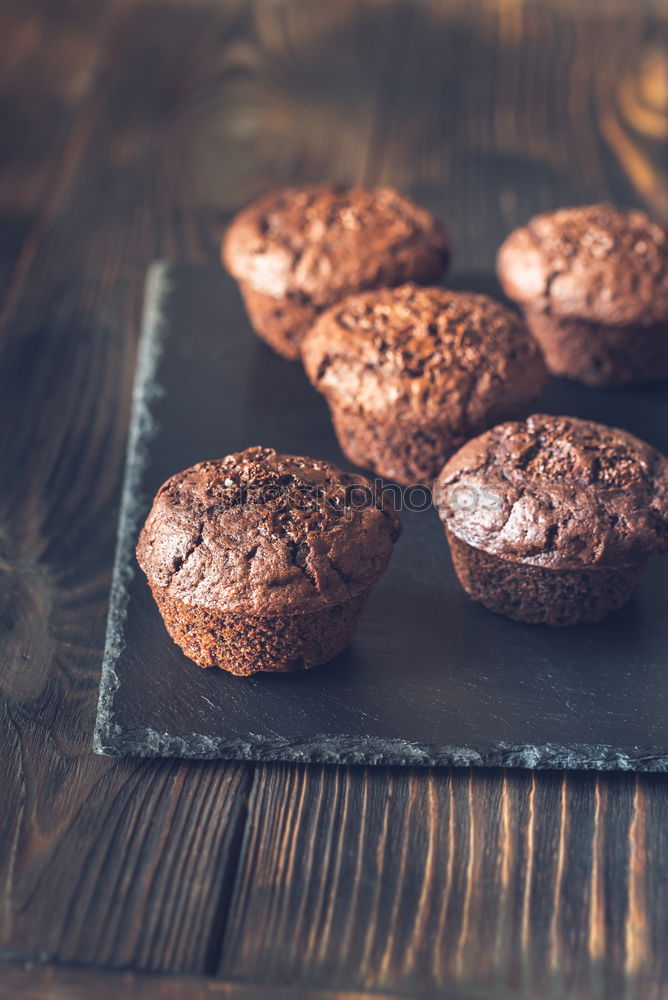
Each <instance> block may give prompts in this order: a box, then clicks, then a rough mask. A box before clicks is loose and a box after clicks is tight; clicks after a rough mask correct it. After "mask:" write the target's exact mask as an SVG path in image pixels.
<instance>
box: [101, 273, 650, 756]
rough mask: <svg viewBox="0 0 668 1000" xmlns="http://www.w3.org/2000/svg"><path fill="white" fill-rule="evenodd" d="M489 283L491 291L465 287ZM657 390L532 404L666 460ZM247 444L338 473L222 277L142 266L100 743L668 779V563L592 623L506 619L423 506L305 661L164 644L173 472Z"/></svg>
mask: <svg viewBox="0 0 668 1000" xmlns="http://www.w3.org/2000/svg"><path fill="white" fill-rule="evenodd" d="M459 285H460V287H472V288H475V289H476V290H479V291H491V292H492V293H494V294H496V293H497V289H496V286H495V284H494V283H493V282H492V281H490V282H487V283H486V282H484V281H481V280H480V279H479V278H478V279H476V281H475V282H473V281H472V280H469V281H466V280H463V279H462V280H461V281H460V282H459ZM667 395H668V394H667V391H666V386H665V384H664V385H655V386H652V387H639V388H634V389H626V390H615V391H596V390H588V389H585V388H584V387H579V386H575V385H571V384H569V383H567V382H561V381H556V380H554V381H552V382H551V384H550V386H549V388H548V390H547V392H546V395H545V397H544V399H543V400H541V403H540V406H539V407H537V409H544V410H546V411H547V412H552V413H572V414H574V415H577V416H582V417H589V418H591V419H594V420H600V421H603V422H606V423H611V424H616V425H618V426H621V427H625V428H627V429H628V430H630V431H632V432H633V433H635V434H638V435H639V436H640V437H643V438H646V439H647V440H648V441H650V442H651V443H652V444H653V445H655V446H656V447H658V448H661V449H662V450H663V451H668V419H667V418H668V403H667ZM252 444H264V445H273V446H274V447H276V448H278V449H279V450H282V451H288V452H294V453H303V454H310V455H313V456H316V457H322V458H327V459H332V460H334V461H335V462H337V463H339V464H341V465H342V466H344V467H346V465H347V463H346V462H345V459H343V457H342V455H341V454H340V452H339V450H338V446H337V444H336V440H335V438H334V434H333V432H332V430H331V427H330V424H329V417H328V413H327V409H326V407H325V405H324V403H323V401H322V400H321V399H320V398H319V397H318V395H317V394H316V393H315V392H314V391H313V390H312V389H311V388H310V386H309V385H308V383H307V381H306V378H305V376H304V375H303V373H302V371H301V369H300V367H299V366H298V365H296V364H291V363H289V362H286V361H282V360H281V359H279V358H277V357H275V356H274V355H273V354H272V353H271V352H270V351H269V350H268V348H266V347H265V346H264V345H263V344H261V343H260V342H259V341H258V340H257V338H255V337H253V336H252V335H251V333H250V331H249V328H248V323H247V321H246V319H245V316H244V313H243V309H242V306H241V303H240V300H239V296H238V294H237V291H236V288H235V286H234V284H233V283H232V282H231V280H230V279H229V278H228V277H227V276H226V275H225V274H224V273H223V272H222V271H220V270H219V269H218V268H215V267H211V268H199V267H195V266H177V265H156V266H155V267H154V268H153V270H152V272H151V275H150V277H149V282H148V293H147V302H146V309H145V319H144V333H143V338H142V343H141V346H140V359H139V366H138V376H137V386H136V390H135V401H134V416H133V421H132V428H131V434H130V440H129V445H128V462H127V470H126V483H125V489H124V495H123V505H122V512H121V520H120V526H119V542H118V551H117V560H116V567H115V573H114V581H113V586H112V593H111V604H110V612H109V626H108V633H107V644H106V651H105V657H104V664H103V671H102V683H101V690H100V704H99V710H98V719H97V726H96V731H95V743H94V745H95V750H96V751H97V752H98V753H106V754H132V755H140V756H183V757H228V758H239V759H244V760H292V761H319V762H334V763H366V764H376V763H377V764H381V763H382V764H475V765H503V766H516V767H567V768H594V769H613V768H624V769H638V770H655V771H662V770H668V610H667V608H668V559H662V560H655V562H654V563H653V564H652V566H651V568H650V570H649V572H648V573H647V575H646V577H645V580H644V582H643V584H642V586H641V589H640V591H639V593H638V595H637V597H636V598H635V599H634V601H633V602H632V603H631V604H630V605H629V606H627V607H626V608H624V609H623V610H622V611H621V612H618V613H617V614H616V615H615V616H613V617H611V618H610V619H608V620H607V621H606V622H605V623H603V624H602V625H596V626H578V627H576V628H572V629H567V630H552V629H549V628H547V627H542V626H530V625H522V624H518V623H515V622H510V621H506V620H505V619H503V618H500V617H497V616H495V615H492V614H490V613H488V612H486V611H485V610H484V609H483V608H481V607H479V606H477V605H475V604H473V603H472V602H471V601H469V599H468V598H467V597H466V596H465V594H464V593H463V591H462V590H461V588H460V587H459V585H458V583H457V581H456V579H455V576H454V573H453V570H452V567H451V564H450V559H449V555H448V549H447V544H446V542H445V538H444V536H443V531H442V528H441V526H440V523H439V521H438V518H437V516H436V514H435V512H434V511H433V510H428V511H424V512H421V513H403V514H402V519H403V521H404V525H405V530H404V533H403V536H402V538H401V541H400V543H399V545H398V546H397V549H396V551H395V555H394V557H393V560H392V564H391V566H390V569H389V571H388V573H387V574H386V575H385V577H384V578H383V580H382V581H381V583H380V584H379V585H378V586H377V587H376V588H375V590H374V592H373V594H372V597H371V599H370V601H369V603H368V605H367V607H366V611H365V614H364V617H363V621H362V623H361V625H360V628H359V630H358V633H357V635H356V638H355V640H354V643H353V645H352V646H351V647H350V649H349V650H348V651H347V652H345V653H344V654H342V655H341V656H340V657H338V658H337V660H335V661H333V662H332V663H330V664H327V665H326V666H324V667H318V668H316V669H315V670H312V671H309V672H306V673H302V674H294V675H288V676H277V677H272V676H258V677H254V678H249V679H247V678H235V677H231V676H229V675H227V674H225V673H223V672H222V671H218V670H200V669H199V668H198V667H196V666H195V665H194V664H192V663H191V662H190V661H188V660H187V659H186V658H185V657H184V656H183V654H182V653H181V652H180V650H179V649H178V648H177V647H176V646H175V645H173V643H172V642H171V640H170V639H169V637H168V635H167V633H166V632H165V630H164V628H163V626H162V623H161V620H160V617H159V615H158V612H157V610H156V608H155V605H154V604H153V600H152V598H151V595H150V592H149V590H148V588H147V586H146V584H145V581H144V579H143V576H142V575H141V573H140V572H139V569H138V567H137V565H136V562H135V559H134V544H135V539H136V535H137V531H138V528H139V525H140V524H141V522H142V520H143V518H144V517H145V515H146V512H147V510H148V507H149V504H150V499H151V497H152V495H153V493H154V492H155V490H156V489H157V488H158V486H159V485H160V484H161V483H162V482H163V480H164V479H166V478H167V476H169V475H170V474H171V473H173V472H175V471H177V470H178V469H181V468H183V467H185V466H187V465H191V464H192V463H193V462H196V461H199V460H201V459H205V458H216V457H219V456H221V455H224V454H226V453H227V452H230V451H237V450H239V449H241V448H245V447H247V446H249V445H252Z"/></svg>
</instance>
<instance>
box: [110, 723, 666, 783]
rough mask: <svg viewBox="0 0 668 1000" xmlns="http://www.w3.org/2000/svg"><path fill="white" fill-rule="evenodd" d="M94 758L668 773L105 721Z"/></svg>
mask: <svg viewBox="0 0 668 1000" xmlns="http://www.w3.org/2000/svg"><path fill="white" fill-rule="evenodd" d="M95 749H96V752H97V753H102V754H107V755H110V756H135V757H190V758H199V759H203V760H212V759H216V758H222V759H225V760H239V761H244V760H250V761H284V762H291V763H309V764H387V765H391V764H395V765H404V766H406V765H415V766H423V767H430V766H450V767H521V768H526V769H531V770H551V769H552V770H555V769H563V768H567V769H569V770H585V771H588V770H596V771H619V770H621V771H655V772H659V771H664V772H665V771H668V756H667V755H661V756H656V755H653V754H652V753H651V751H649V750H647V751H643V750H642V748H637V747H634V748H629V749H628V750H620V749H619V748H615V747H610V746H604V745H573V746H560V745H558V744H541V745H523V746H519V745H518V746H514V745H506V744H497V745H496V746H492V747H489V748H487V749H485V750H482V751H479V750H474V749H472V748H471V747H455V746H440V747H435V746H428V745H426V744H421V743H412V742H407V741H404V740H386V739H371V738H368V737H367V738H365V739H360V738H359V737H355V738H354V739H351V738H350V737H348V736H340V737H339V736H332V735H329V734H323V735H314V736H313V737H311V738H310V739H308V740H306V739H305V740H303V741H299V742H290V743H286V742H285V741H278V742H275V743H272V742H270V741H267V740H264V739H262V738H258V739H257V740H253V739H247V740H228V739H216V738H214V737H210V736H205V735H198V734H196V733H192V734H188V735H187V736H177V735H173V734H170V733H158V732H155V730H152V729H135V730H132V731H123V730H122V729H121V728H120V727H119V726H115V725H114V724H113V723H110V722H106V721H103V722H102V723H100V724H99V725H98V729H97V731H96V745H95Z"/></svg>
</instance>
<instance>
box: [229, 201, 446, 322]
mask: <svg viewBox="0 0 668 1000" xmlns="http://www.w3.org/2000/svg"><path fill="white" fill-rule="evenodd" d="M222 257H223V263H224V264H225V267H226V268H227V270H228V271H229V272H230V274H232V275H233V277H234V278H236V279H237V281H240V282H242V283H246V284H248V285H249V286H250V287H251V288H252V289H253V290H254V291H256V292H261V293H263V294H265V295H270V296H272V297H274V298H283V297H284V296H290V295H297V296H299V297H300V298H302V299H304V300H306V301H307V302H309V303H310V304H312V305H313V306H314V307H316V308H318V309H321V308H324V307H326V306H328V305H330V304H331V303H332V302H335V301H336V300H337V299H339V298H341V297H342V296H343V295H346V294H347V293H349V292H351V291H357V290H359V289H362V288H376V287H379V286H383V285H397V284H400V283H401V282H402V281H408V280H411V279H414V280H416V281H432V280H433V279H435V278H436V277H438V275H439V274H440V273H441V271H442V270H443V268H444V267H445V264H446V260H447V244H446V238H445V235H444V233H443V231H442V229H441V227H440V226H439V224H438V223H437V222H436V220H435V219H434V218H433V217H432V216H431V215H430V214H429V213H428V212H426V211H425V210H424V209H422V208H420V207H419V206H418V205H416V204H415V202H413V201H411V200H410V199H409V198H405V197H403V196H402V195H400V194H398V193H397V192H396V191H394V190H393V189H392V188H377V189H376V190H374V191H363V190H361V189H359V188H344V187H335V186H333V185H329V184H326V185H320V186H314V187H309V188H305V189H301V190H300V189H296V188H286V189H285V190H282V191H274V192H271V193H270V194H267V195H265V196H264V197H263V198H260V199H259V200H258V201H256V202H253V204H252V205H249V206H248V208H246V209H244V211H242V212H241V213H240V214H239V215H238V216H237V217H236V218H235V219H234V220H233V221H232V223H231V225H230V227H229V229H228V231H227V234H226V236H225V239H224V241H223V248H222Z"/></svg>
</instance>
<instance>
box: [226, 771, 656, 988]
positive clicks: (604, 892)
mask: <svg viewBox="0 0 668 1000" xmlns="http://www.w3.org/2000/svg"><path fill="white" fill-rule="evenodd" d="M649 792H650V788H649V787H648V786H647V782H646V780H645V779H643V778H640V777H638V779H637V782H634V779H633V778H631V777H630V776H627V775H620V776H611V775H598V776H596V775H592V774H578V775H573V774H569V775H566V774H560V773H557V772H554V773H551V774H544V773H540V772H536V773H528V772H519V773H517V772H505V773H503V774H502V775H500V774H499V772H492V771H487V772H485V771H482V772H481V771H475V770H474V771H471V772H470V773H468V774H466V773H465V772H458V771H455V772H452V773H450V774H447V773H444V772H440V771H433V772H430V773H429V774H428V775H427V776H425V775H424V774H423V773H421V772H411V771H407V772H403V773H399V772H398V771H391V770H386V769H378V770H374V769H362V768H353V769H349V770H347V771H344V770H338V771H333V770H331V769H329V770H328V769H327V768H321V769H315V768H310V769H307V768H301V769H296V768H291V767H289V766H288V765H285V766H284V767H282V768H270V767H262V768H259V769H258V771H257V777H256V782H255V785H254V789H253V794H252V796H251V799H250V805H249V815H250V817H251V818H252V819H253V822H252V824H249V826H248V827H247V833H246V839H245V842H244V850H243V866H242V867H241V869H240V872H239V879H238V883H237V887H236V893H235V898H234V901H233V906H232V910H231V917H230V922H229V923H228V926H227V933H226V935H225V939H224V949H223V956H222V962H221V969H220V973H221V975H223V976H224V977H228V976H229V977H232V978H240V979H247V978H250V977H255V978H257V979H258V980H260V981H263V982H267V983H270V982H279V983H287V982H294V981H299V982H303V983H307V984H309V985H314V986H316V985H324V984H327V985H328V986H332V987H336V988H343V987H344V986H345V987H346V988H357V989H368V990H398V991H400V992H401V991H407V992H408V991H410V992H413V993H415V994H422V993H423V994H426V995H432V994H433V993H434V992H436V991H444V992H445V993H446V995H450V991H451V990H457V989H464V988H467V989H469V990H470V991H471V993H472V995H476V996H478V995H479V996H484V997H490V998H491V997H505V996H508V997H511V996H512V997H530V996H539V995H540V996H542V995H544V994H545V993H546V991H551V992H549V995H550V996H555V997H591V998H594V997H605V998H608V997H614V996H622V995H625V991H626V992H628V991H631V993H630V995H633V996H638V997H641V996H642V997H645V996H647V997H653V996H656V997H660V996H661V995H662V993H661V990H662V989H663V985H662V984H663V983H664V982H665V980H664V979H663V978H662V977H663V975H664V973H665V961H666V960H665V947H664V945H665V922H664V918H665V912H666V909H665V906H666V899H665V894H666V889H665V880H664V879H662V878H661V877H660V873H662V872H663V871H664V868H663V866H664V865H665V858H664V860H663V861H661V860H659V851H660V850H661V846H662V839H663V834H662V833H661V832H660V830H661V829H662V828H661V827H660V826H659V825H658V824H659V823H663V822H664V821H665V808H666V805H665V800H666V789H665V782H663V783H662V782H660V781H656V782H653V787H652V788H651V798H652V801H653V803H654V809H655V810H656V811H657V813H659V815H656V816H653V817H651V818H649V817H648V814H647V811H646V810H647V807H646V805H645V799H646V797H647V795H648V793H649ZM659 803H660V804H659ZM655 824H656V825H655ZM267 830H271V831H272V832H273V835H272V837H271V838H269V837H267V835H266V831H267ZM648 851H650V852H651V853H652V855H653V862H652V864H651V865H650V864H649V863H648V860H647V854H648ZM652 896H654V899H652V898H651V897H652Z"/></svg>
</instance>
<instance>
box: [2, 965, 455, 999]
mask: <svg viewBox="0 0 668 1000" xmlns="http://www.w3.org/2000/svg"><path fill="white" fill-rule="evenodd" d="M451 996H452V1000H474V998H472V997H471V996H470V994H466V993H460V992H457V994H451ZM118 997H123V1000H183V998H184V997H187V998H188V1000H400V998H399V994H396V993H392V994H380V993H373V994H369V993H359V992H357V991H355V992H350V991H348V990H345V991H340V990H327V989H326V990H312V989H308V987H307V988H300V987H298V986H293V985H290V986H282V987H281V986H276V985H272V986H262V985H259V984H255V983H247V984H246V983H231V982H224V981H223V980H220V979H210V978H204V977H202V976H169V977H167V976H157V975H147V974H144V975H137V974H136V973H132V972H109V971H108V970H104V969H87V970H84V969H76V968H73V967H65V966H40V965H19V964H18V963H14V964H11V965H10V964H4V965H1V964H0V998H2V1000H5V998H7V1000H9V998H11V1000H91V998H94V1000H118Z"/></svg>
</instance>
